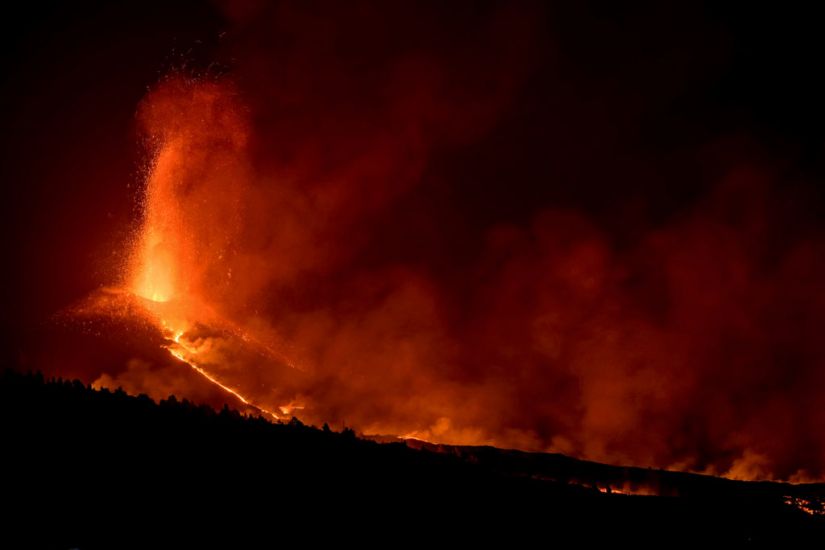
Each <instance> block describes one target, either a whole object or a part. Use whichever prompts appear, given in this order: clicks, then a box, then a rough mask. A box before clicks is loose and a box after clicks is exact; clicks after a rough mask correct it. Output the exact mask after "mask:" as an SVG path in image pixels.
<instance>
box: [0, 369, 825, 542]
mask: <svg viewBox="0 0 825 550" xmlns="http://www.w3.org/2000/svg"><path fill="white" fill-rule="evenodd" d="M0 407H2V411H0V425H1V426H2V441H3V456H4V460H3V471H4V474H3V476H2V486H3V490H2V499H3V509H5V510H6V511H5V512H3V517H4V521H3V523H4V524H5V526H6V527H5V528H4V529H3V531H2V533H3V535H2V536H3V538H6V539H7V540H6V542H7V543H8V544H2V543H0V545H2V546H3V547H9V548H10V547H56V548H74V547H77V548H89V547H107V548H118V547H124V546H142V547H165V546H168V545H170V544H172V543H173V542H175V543H178V544H182V545H183V546H185V547H186V546H197V545H198V544H199V543H204V542H205V543H207V544H208V545H210V546H211V545H214V544H217V541H219V540H223V539H224V537H229V539H228V540H229V541H230V542H229V543H228V545H227V546H225V547H231V548H235V547H247V546H254V547H260V546H273V547H275V546H284V545H286V543H288V542H289V541H294V540H297V539H299V540H300V541H301V544H302V545H307V546H309V545H315V544H318V543H320V542H324V541H329V542H337V543H344V542H355V543H358V544H361V545H379V544H380V545H382V546H384V545H387V544H388V541H390V542H389V543H392V544H401V543H404V544H409V543H414V544H417V545H420V544H426V545H428V546H429V545H431V542H433V541H437V542H438V543H439V544H442V543H445V542H449V541H455V542H456V543H459V544H460V545H461V546H462V547H465V546H466V545H469V544H473V543H482V542H483V543H490V542H492V541H493V540H501V541H503V542H506V544H507V545H508V546H510V545H512V544H515V543H517V542H519V541H525V542H528V541H529V542H531V543H533V544H536V545H541V546H553V545H554V544H555V543H557V542H561V541H575V542H576V543H577V544H587V545H590V544H591V543H616V542H619V541H621V542H623V543H629V544H631V545H634V544H636V545H638V544H645V545H648V544H651V545H657V546H662V547H672V546H680V545H682V544H694V543H697V544H699V543H701V544H705V543H707V544H710V543H713V544H714V545H718V544H725V545H726V546H746V547H762V546H786V545H788V544H800V543H802V544H805V543H815V542H816V541H817V540H823V536H825V518H822V517H815V516H810V515H808V514H805V513H803V512H801V511H799V510H797V509H795V508H793V507H791V506H788V505H786V504H785V503H784V495H782V493H787V492H788V491H793V490H798V491H802V492H805V491H807V492H808V493H810V492H811V491H814V492H815V491H816V489H817V486H815V485H811V486H796V487H797V488H796V489H794V487H793V486H788V485H782V484H766V483H761V484H760V483H742V482H726V481H722V480H713V479H710V478H707V477H704V476H692V475H685V474H666V473H665V474H661V473H660V479H664V481H663V483H664V484H665V485H667V484H668V483H670V485H667V486H668V487H672V486H673V485H674V484H676V485H677V486H679V487H682V488H681V489H680V490H681V491H683V492H684V493H685V494H688V496H682V497H652V496H647V497H644V496H626V495H618V494H604V493H601V492H599V491H598V490H596V489H593V488H592V485H601V486H605V485H607V484H615V483H616V482H617V476H618V475H625V476H628V478H629V479H635V477H634V476H641V475H643V474H644V472H645V470H641V469H639V470H635V469H620V468H613V467H609V466H604V465H594V464H593V463H587V462H582V461H576V460H573V459H569V458H566V457H560V456H559V455H536V454H527V453H516V452H510V451H502V450H495V449H490V448H474V449H473V448H463V449H460V448H455V447H452V448H450V447H447V448H444V447H442V448H440V449H439V448H438V447H436V446H429V445H424V446H423V448H422V449H413V448H410V447H409V446H407V445H405V444H403V443H377V442H375V441H368V440H364V439H361V438H358V437H356V436H355V434H354V433H353V432H352V431H351V430H345V431H344V432H343V433H336V432H332V431H327V430H322V429H315V428H311V427H307V426H303V425H301V424H300V423H299V422H297V421H293V422H292V423H290V424H281V425H278V424H272V423H270V422H267V421H265V420H263V419H254V418H245V417H242V416H240V415H239V414H238V413H236V412H234V411H232V410H230V409H228V408H227V409H224V410H223V411H221V412H219V413H217V412H215V411H214V410H212V409H210V408H208V407H204V406H196V405H194V404H192V403H190V402H187V401H182V402H180V401H177V400H175V399H174V398H170V399H169V400H165V401H163V402H161V403H160V404H157V403H155V402H153V401H151V400H150V399H149V398H147V397H145V396H141V397H132V396H129V395H126V394H125V393H123V392H120V391H117V392H109V391H105V390H104V391H95V390H92V389H90V388H88V387H87V386H85V385H83V384H82V383H80V382H77V381H74V382H72V381H60V380H51V381H46V380H44V379H43V377H42V376H40V375H22V374H19V373H16V372H14V371H6V372H5V373H4V374H3V375H2V376H0ZM428 449H429V450H428ZM434 450H440V451H449V452H433V451H434ZM621 472H624V473H623V474H622V473H621ZM634 472H635V473H634ZM648 472H649V471H648ZM662 475H664V478H662V477H661V476H662ZM588 476H589V477H588ZM600 476H601V478H602V479H603V481H599V480H598V479H597V478H599V477H600ZM668 476H672V477H671V478H668ZM551 478H553V479H562V480H563V479H567V480H568V481H569V480H571V479H572V478H578V479H579V480H580V482H582V483H586V484H587V485H591V487H585V486H581V485H572V484H568V483H564V482H563V481H550V479H551ZM668 479H670V480H671V481H668ZM674 480H675V481H674ZM636 481H638V480H636ZM614 486H615V485H614ZM691 487H693V488H694V489H695V490H693V491H691V490H690V488H691ZM819 488H820V489H821V487H819ZM251 541H255V542H254V543H252V542H251ZM289 545H292V544H289Z"/></svg>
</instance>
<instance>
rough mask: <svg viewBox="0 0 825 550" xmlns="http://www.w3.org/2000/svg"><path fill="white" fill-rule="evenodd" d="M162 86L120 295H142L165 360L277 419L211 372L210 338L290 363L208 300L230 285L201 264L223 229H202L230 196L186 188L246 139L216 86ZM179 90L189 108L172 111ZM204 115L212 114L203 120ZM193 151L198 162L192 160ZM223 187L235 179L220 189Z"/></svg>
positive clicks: (223, 240)
mask: <svg viewBox="0 0 825 550" xmlns="http://www.w3.org/2000/svg"><path fill="white" fill-rule="evenodd" d="M170 86H172V88H174V90H173V91H174V93H173V94H172V97H173V98H175V99H174V100H173V101H172V103H170V104H167V103H165V101H164V100H165V99H166V96H163V95H162V94H161V95H160V96H159V98H156V100H155V101H154V102H150V103H148V104H145V105H144V113H143V115H144V119H145V121H146V123H147V126H148V128H147V132H148V134H149V141H150V143H151V144H152V145H153V146H154V149H155V153H154V157H153V162H152V164H151V167H150V170H149V173H148V176H147V178H146V184H145V189H144V194H143V204H142V206H143V223H142V226H141V228H140V230H139V232H138V234H137V238H136V239H135V242H134V246H133V251H132V254H131V258H130V261H129V265H128V266H127V269H126V275H125V283H126V287H127V292H128V293H130V294H132V295H134V296H136V297H139V298H142V300H139V302H141V303H142V305H143V307H144V308H145V310H146V313H147V315H146V317H147V318H148V319H149V320H150V321H151V322H152V323H153V324H154V325H155V326H156V327H157V328H158V329H159V330H160V331H161V334H163V336H164V338H165V339H166V340H165V342H166V343H165V344H164V345H163V347H164V348H165V349H166V350H168V351H169V353H170V354H171V355H172V356H173V357H175V358H176V359H178V360H179V361H181V362H183V363H185V364H186V365H188V366H189V367H191V368H192V369H193V370H194V371H195V372H197V373H198V374H200V375H201V376H202V377H203V378H205V379H206V380H208V381H209V382H210V383H212V384H214V385H215V386H217V387H219V388H221V390H223V391H225V392H226V393H228V394H231V395H232V396H234V397H235V398H236V399H238V400H239V401H241V403H243V404H245V405H247V406H249V407H252V408H254V409H256V410H259V411H261V412H263V413H266V414H267V415H269V416H271V417H273V418H276V419H277V418H280V417H279V415H278V414H276V413H275V412H273V411H271V410H269V409H268V408H267V407H265V406H262V405H261V404H259V403H258V402H257V400H255V399H253V398H251V397H250V396H249V395H245V394H242V393H241V391H240V390H239V389H238V388H237V387H233V386H232V385H230V384H229V383H228V382H227V381H226V380H224V379H223V377H222V376H221V375H219V374H216V373H215V372H214V368H216V367H221V366H222V363H225V362H226V360H225V357H224V355H225V354H224V355H222V354H221V353H220V352H216V351H215V349H214V348H215V347H216V345H223V346H224V347H232V348H235V349H236V348H239V347H244V348H249V349H251V350H253V351H254V352H255V353H257V354H258V355H260V356H262V357H263V360H272V361H274V362H278V363H280V364H286V365H289V366H291V363H289V362H288V361H285V360H284V359H283V357H282V356H281V355H280V354H276V353H274V351H273V350H272V348H271V347H270V346H266V345H264V344H262V343H261V342H260V340H259V339H257V338H253V337H251V336H249V335H248V334H247V333H246V331H244V330H242V329H241V328H240V327H237V326H235V325H233V324H232V323H230V322H229V321H227V320H226V319H224V318H223V317H222V316H221V315H219V314H218V313H217V312H216V311H215V310H214V309H213V308H212V307H210V305H209V301H210V300H209V293H210V291H215V289H217V288H223V289H226V288H227V287H228V286H229V285H230V284H231V281H230V280H229V279H230V278H231V277H230V276H227V277H225V278H223V277H219V278H218V279H216V278H215V277H214V273H212V272H210V271H209V266H212V265H215V264H216V262H215V261H214V257H215V256H218V257H223V254H224V251H225V250H227V249H228V248H229V247H230V246H231V242H232V235H231V234H228V233H227V232H226V231H221V230H214V231H210V230H209V228H214V227H215V225H216V224H215V223H214V222H215V220H225V219H226V218H228V217H229V218H231V217H233V216H236V215H237V212H236V205H235V204H234V203H233V201H232V200H231V199H230V200H212V197H198V196H196V195H194V194H193V189H194V188H196V187H197V186H196V185H193V182H198V181H200V180H199V178H209V177H218V176H217V175H216V174H218V175H219V170H210V171H209V173H208V174H202V173H198V171H197V170H193V169H192V165H193V164H198V165H207V166H225V165H227V164H229V165H231V166H232V167H233V168H236V167H235V166H234V165H233V162H235V160H234V159H237V158H238V156H239V155H238V154H237V152H238V147H240V146H241V145H242V144H243V143H244V141H245V133H246V129H245V125H244V121H243V119H242V117H237V116H235V114H236V109H234V108H233V106H232V105H223V106H221V105H220V101H221V100H222V98H223V97H224V96H225V94H224V93H223V91H222V90H220V89H217V88H215V87H210V86H209V85H207V84H203V85H201V86H198V87H187V86H185V85H182V87H181V88H176V87H175V86H174V84H170ZM181 93H183V94H184V95H185V96H187V97H185V102H184V104H185V106H186V108H187V109H189V111H188V112H181V110H180V109H179V107H180V105H179V104H178V103H175V101H177V98H178V97H179V95H180V94H181ZM221 109H223V110H221ZM184 110H185V109H184ZM205 112H208V113H212V114H213V115H215V116H216V117H217V118H218V119H219V120H218V121H215V120H211V121H210V120H204V116H203V113H205ZM187 114H188V115H190V116H186V115H187ZM170 117H171V119H170ZM193 158H198V159H199V161H200V162H199V163H193V162H192V159H193ZM232 185H236V184H235V182H229V183H228V184H227V187H231V186H232ZM204 327H209V331H211V332H210V336H209V337H203V336H201V335H199V331H202V330H203V328H204ZM216 341H217V342H218V344H215V342H216ZM208 365H209V366H208ZM210 366H211V367H213V369H210ZM218 370H220V369H219V368H218ZM279 408H280V410H282V411H289V412H291V411H292V410H293V409H295V408H298V407H295V406H294V404H293V403H292V402H291V401H290V402H289V404H288V405H284V406H282V407H279ZM285 414H286V413H285Z"/></svg>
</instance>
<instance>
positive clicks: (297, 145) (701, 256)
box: [99, 8, 825, 479]
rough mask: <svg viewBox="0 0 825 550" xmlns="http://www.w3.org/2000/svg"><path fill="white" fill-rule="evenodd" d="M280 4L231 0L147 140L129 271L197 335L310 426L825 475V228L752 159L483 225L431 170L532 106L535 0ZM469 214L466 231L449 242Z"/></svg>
mask: <svg viewBox="0 0 825 550" xmlns="http://www.w3.org/2000/svg"><path fill="white" fill-rule="evenodd" d="M279 9H280V10H281V11H279V12H278V13H277V17H272V16H271V14H269V15H266V14H264V15H261V16H260V17H258V18H255V17H247V16H243V15H242V14H240V13H235V12H232V13H235V15H237V17H238V18H239V20H238V22H237V24H238V25H239V28H240V29H242V32H239V37H240V38H238V39H237V43H235V44H234V46H233V47H234V48H235V51H236V52H237V53H238V54H239V56H240V60H239V62H238V67H237V68H236V71H235V72H234V73H233V74H232V76H231V78H223V79H213V78H198V79H195V78H186V77H184V76H180V75H177V76H171V77H169V78H167V79H165V80H164V81H163V82H161V83H159V84H158V85H157V86H155V87H154V89H153V90H152V91H151V92H150V93H149V94H148V95H147V97H146V98H145V100H144V101H143V103H142V105H141V107H140V112H139V119H140V121H141V124H142V127H143V131H144V135H145V136H146V139H147V145H148V148H149V150H150V151H152V157H151V163H150V167H149V170H148V174H147V177H146V190H145V198H144V205H143V206H144V209H143V210H144V219H143V220H142V225H141V229H140V231H139V233H138V236H137V238H136V239H135V242H134V243H133V244H134V253H133V255H132V257H131V259H130V262H129V265H128V266H127V268H126V270H125V271H126V274H125V277H124V286H125V287H126V288H127V289H128V290H129V291H130V292H131V293H133V294H135V295H137V296H139V297H141V299H142V302H141V304H142V305H141V307H143V308H144V309H145V311H146V312H147V313H146V315H147V316H148V318H149V319H150V320H151V323H153V324H154V326H156V328H157V329H158V330H159V331H160V332H161V333H162V335H163V341H162V342H161V344H162V346H163V347H164V348H165V349H167V350H168V351H169V352H170V353H171V354H172V355H174V357H176V358H178V359H181V360H182V361H184V362H186V363H188V364H189V365H190V366H191V367H192V368H193V369H196V370H197V371H198V372H199V373H201V374H202V375H203V376H204V377H206V378H208V379H209V380H211V381H212V382H214V383H215V384H219V385H220V386H221V387H223V388H225V389H226V390H227V391H230V392H231V393H233V394H234V395H236V396H238V398H239V399H240V400H241V401H243V402H248V403H251V404H253V405H254V406H255V407H257V408H258V409H259V410H263V411H271V413H272V414H273V415H276V416H278V415H285V416H289V415H291V414H296V415H298V416H300V417H301V418H302V419H304V420H305V421H308V422H312V423H315V424H321V423H323V422H329V423H330V424H332V425H341V424H346V425H350V426H354V427H355V428H356V429H358V430H360V431H363V432H365V433H376V434H396V435H400V436H405V437H412V438H420V439H426V440H430V441H440V442H445V443H458V444H495V445H499V446H512V447H519V448H523V449H528V450H543V451H560V452H564V453H569V454H572V455H575V456H581V457H587V458H591V459H597V460H603V461H610V462H622V463H633V464H635V465H642V466H648V465H649V466H662V467H675V468H681V469H688V470H699V471H708V472H712V473H717V474H727V475H730V476H732V477H744V478H766V477H782V478H791V477H793V476H796V478H798V479H802V478H805V479H819V478H821V477H822V475H823V467H825V447H823V443H822V440H821V434H822V433H823V431H825V413H824V412H822V408H821V407H820V406H819V404H820V402H821V398H822V397H823V390H822V388H824V387H825V368H823V367H825V355H823V346H822V345H821V335H820V330H821V327H822V326H825V318H823V317H825V314H823V312H825V303H823V296H825V292H823V283H822V281H823V280H824V279H823V277H822V276H823V275H825V265H823V258H825V250H823V249H824V248H825V247H824V246H823V242H824V241H823V240H822V236H821V235H818V234H816V232H814V231H810V230H808V229H806V228H805V227H804V225H799V224H797V225H793V224H788V223H787V222H788V220H789V219H791V218H793V217H794V216H795V213H794V211H793V209H792V208H791V209H789V210H787V211H783V210H782V209H780V208H777V205H778V204H784V203H786V202H788V201H790V199H792V198H793V196H792V194H789V193H787V192H785V191H778V190H777V189H776V188H775V187H776V186H775V184H776V181H774V178H772V177H769V176H766V175H764V174H761V173H760V171H759V170H757V169H753V168H751V167H747V166H746V167H744V168H741V167H740V166H732V167H731V169H730V170H728V173H727V175H726V176H724V177H722V178H721V179H720V180H719V181H718V182H717V183H716V185H715V186H714V187H713V189H712V190H711V191H710V192H709V193H707V194H706V195H705V196H704V197H703V198H702V199H701V200H698V201H696V202H695V203H693V204H691V205H690V206H689V207H687V208H685V209H684V210H683V211H682V212H680V213H679V215H676V216H673V217H671V218H669V219H667V220H665V221H664V222H661V223H658V224H655V225H651V226H650V227H646V228H645V231H643V232H642V234H641V235H640V236H638V237H637V238H635V239H634V240H633V242H632V243H631V244H623V245H622V246H618V245H617V244H616V242H615V240H614V239H612V238H611V237H612V236H611V235H610V234H609V232H608V231H607V230H605V228H604V227H603V226H601V225H599V224H598V223H597V222H596V221H595V219H594V218H593V216H591V215H590V214H588V213H587V212H586V211H584V210H579V209H576V208H565V207H561V206H552V205H547V206H543V207H539V208H536V209H535V211H534V212H532V213H531V215H530V216H528V217H527V219H524V220H521V221H519V222H513V221H507V220H501V221H497V222H496V223H490V224H487V225H485V226H484V227H482V228H480V229H478V228H471V229H467V228H465V227H463V226H462V225H461V220H460V216H461V214H462V212H464V210H462V208H461V207H462V206H463V205H464V203H465V202H468V201H472V199H473V197H472V196H470V194H469V192H466V188H461V189H463V190H464V193H465V194H464V195H459V196H458V197H456V196H452V195H450V191H451V190H453V189H459V187H458V186H453V184H452V182H451V181H449V178H448V177H446V176H444V175H443V174H441V175H440V176H439V177H438V178H436V179H435V181H434V180H433V179H431V178H430V177H429V175H430V172H429V170H431V169H432V166H434V165H435V164H437V162H439V161H440V160H443V157H444V156H445V155H448V153H454V152H455V151H460V150H461V149H462V147H465V146H468V145H470V144H472V143H474V142H476V141H478V140H480V139H482V138H483V137H484V136H486V135H488V134H489V133H490V132H493V131H494V129H495V125H496V124H497V122H498V121H499V120H500V119H501V118H502V117H503V116H504V115H505V114H506V113H508V112H509V111H510V110H512V109H513V108H514V103H515V102H516V101H517V98H518V93H519V90H520V89H521V88H522V87H523V86H524V85H525V82H526V81H527V79H528V78H529V72H530V65H531V51H532V50H531V45H530V41H531V40H532V37H533V33H534V29H533V28H532V27H531V25H530V17H529V14H519V13H516V12H512V13H511V12H495V13H492V14H490V15H489V16H488V17H484V18H482V19H481V22H480V23H479V24H478V25H477V26H476V27H474V28H473V30H472V32H469V33H468V36H461V37H460V40H458V39H456V40H450V39H448V38H449V36H450V31H451V30H452V27H450V26H449V25H446V26H439V25H437V24H435V23H431V22H430V21H429V20H423V21H416V22H415V24H413V25H411V26H412V28H417V29H422V28H423V29H426V30H427V31H428V32H429V33H430V34H429V35H427V36H430V37H431V40H432V42H431V43H424V44H422V43H420V42H417V43H416V44H418V47H415V48H412V47H407V46H406V45H405V44H406V42H405V41H404V40H412V39H411V38H410V37H405V36H402V37H399V38H398V41H397V43H395V42H393V44H394V46H392V47H389V48H387V49H386V51H384V50H381V51H377V50H375V49H374V48H372V46H371V44H372V43H373V42H381V43H385V42H387V41H388V38H387V37H386V36H385V35H384V34H383V33H385V32H386V31H385V28H386V27H384V26H382V25H381V22H380V21H373V22H372V23H374V25H370V24H364V23H362V24H361V25H360V26H358V27H357V28H358V29H360V30H364V29H365V28H366V29H367V31H365V32H364V33H363V35H361V34H359V35H357V36H355V35H353V34H348V32H347V30H346V29H347V28H348V26H347V25H332V24H331V21H332V20H334V19H336V17H338V16H340V17H342V18H344V19H346V20H348V21H349V20H351V19H352V18H353V17H355V16H354V15H352V14H331V15H327V16H325V17H321V16H317V14H316V15H313V14H312V13H311V12H310V11H301V10H298V9H289V8H279ZM407 15H409V14H401V15H398V16H399V17H400V16H407ZM425 19H426V18H425ZM272 21H275V23H271V22H272ZM256 22H257V23H256ZM264 23H271V24H272V25H274V26H275V27H276V28H275V30H272V29H270V28H269V27H267V26H266V25H265V24H264ZM368 23H369V22H368ZM416 25H417V26H416ZM276 31H277V32H276ZM273 37H277V39H276V38H273ZM339 39H340V40H339ZM382 41H383V42H382ZM389 42H392V41H389ZM341 43H344V44H348V45H349V47H350V48H351V49H346V48H344V49H343V50H341V49H340V48H339V44H341ZM283 44H287V46H283ZM456 44H460V46H457V45H456ZM362 56H364V57H365V58H366V59H367V61H368V62H369V63H368V65H367V66H368V68H369V70H366V69H365V68H364V65H363V63H364V62H363V60H362V59H361V57H362ZM478 59H482V60H483V62H479V61H478ZM359 71H361V72H359ZM490 74H494V75H495V78H491V77H490V76H489V75H490ZM594 162H598V159H594ZM625 177H630V176H625ZM551 184H552V182H549V183H548V185H551ZM422 197H423V198H422ZM439 208H440V209H446V210H450V209H452V211H453V212H454V215H453V216H447V217H446V218H447V221H444V218H445V217H444V216H442V217H438V216H436V215H435V214H436V213H437V212H438V209H439ZM456 228H458V229H459V230H463V231H466V232H467V233H468V234H469V235H470V237H468V238H467V241H468V242H469V241H472V242H473V244H472V246H471V247H470V249H469V250H467V251H463V250H462V251H456V250H455V249H450V248H445V249H439V248H438V245H439V244H440V242H441V239H440V238H439V237H440V235H442V234H446V233H449V232H451V231H456V230H457V229H456ZM786 232H787V234H786ZM445 266H446V267H445ZM456 281H458V282H456ZM165 368H169V369H172V368H187V367H185V366H184V367H182V366H181V365H180V364H174V365H171V366H167V367H165ZM144 370H145V369H144V367H142V366H141V364H140V363H133V364H132V365H131V367H130V369H129V370H128V371H127V372H126V373H125V374H124V375H123V376H121V377H118V376H117V375H108V374H107V375H105V377H102V378H101V379H100V380H99V383H100V384H104V385H117V384H123V385H124V386H126V384H125V383H124V381H126V382H128V383H132V384H133V385H134V386H135V387H136V388H137V387H138V385H136V384H134V379H135V378H136V377H135V372H144ZM159 380H166V379H165V378H164V379H159ZM159 383H160V382H159ZM168 387H171V386H168V385H163V389H160V390H158V391H160V392H162V391H165V390H166V389H167V388H168ZM175 387H176V388H179V387H180V386H179V384H176V385H175ZM136 391H138V390H136ZM139 391H150V390H146V389H145V388H144V387H140V389H139ZM176 391H181V390H176ZM181 393H185V389H184V390H183V391H181Z"/></svg>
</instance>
